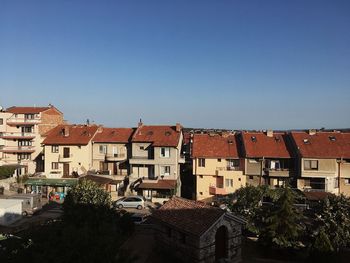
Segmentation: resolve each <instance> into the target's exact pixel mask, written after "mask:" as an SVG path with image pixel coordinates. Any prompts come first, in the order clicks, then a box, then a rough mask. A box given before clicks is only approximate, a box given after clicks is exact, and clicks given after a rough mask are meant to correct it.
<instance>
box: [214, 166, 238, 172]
mask: <svg viewBox="0 0 350 263" xmlns="http://www.w3.org/2000/svg"><path fill="white" fill-rule="evenodd" d="M216 170H218V171H239V170H240V168H239V167H238V166H227V167H216Z"/></svg>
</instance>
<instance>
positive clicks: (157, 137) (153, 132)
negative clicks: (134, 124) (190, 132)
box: [131, 125, 181, 147]
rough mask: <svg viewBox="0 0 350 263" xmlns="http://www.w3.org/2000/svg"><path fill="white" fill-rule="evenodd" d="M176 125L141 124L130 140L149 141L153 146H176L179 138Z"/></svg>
mask: <svg viewBox="0 0 350 263" xmlns="http://www.w3.org/2000/svg"><path fill="white" fill-rule="evenodd" d="M180 133H181V132H177V131H176V126H156V125H149V126H147V125H141V126H140V127H138V128H137V130H136V131H135V133H134V135H133V137H132V140H131V141H132V142H150V143H152V144H153V146H169V147H176V146H177V145H178V143H179V140H180Z"/></svg>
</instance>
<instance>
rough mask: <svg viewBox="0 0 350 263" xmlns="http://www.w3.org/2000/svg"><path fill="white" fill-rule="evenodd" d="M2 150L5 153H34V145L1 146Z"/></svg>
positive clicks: (0, 149) (0, 150)
mask: <svg viewBox="0 0 350 263" xmlns="http://www.w3.org/2000/svg"><path fill="white" fill-rule="evenodd" d="M0 152H3V153H33V152H35V148H34V146H0Z"/></svg>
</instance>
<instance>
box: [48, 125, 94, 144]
mask: <svg viewBox="0 0 350 263" xmlns="http://www.w3.org/2000/svg"><path fill="white" fill-rule="evenodd" d="M98 127H99V126H97V125H58V126H56V127H55V128H53V129H52V130H51V131H49V132H48V133H47V136H46V138H45V140H44V141H43V144H46V145H87V144H88V143H89V142H90V140H91V139H92V138H93V136H94V135H95V133H96V131H97V129H98ZM64 129H67V130H68V135H67V136H64V132H63V131H64Z"/></svg>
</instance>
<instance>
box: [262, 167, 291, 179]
mask: <svg viewBox="0 0 350 263" xmlns="http://www.w3.org/2000/svg"><path fill="white" fill-rule="evenodd" d="M264 174H265V175H266V176H271V177H289V176H290V170H289V169H271V168H264Z"/></svg>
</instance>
